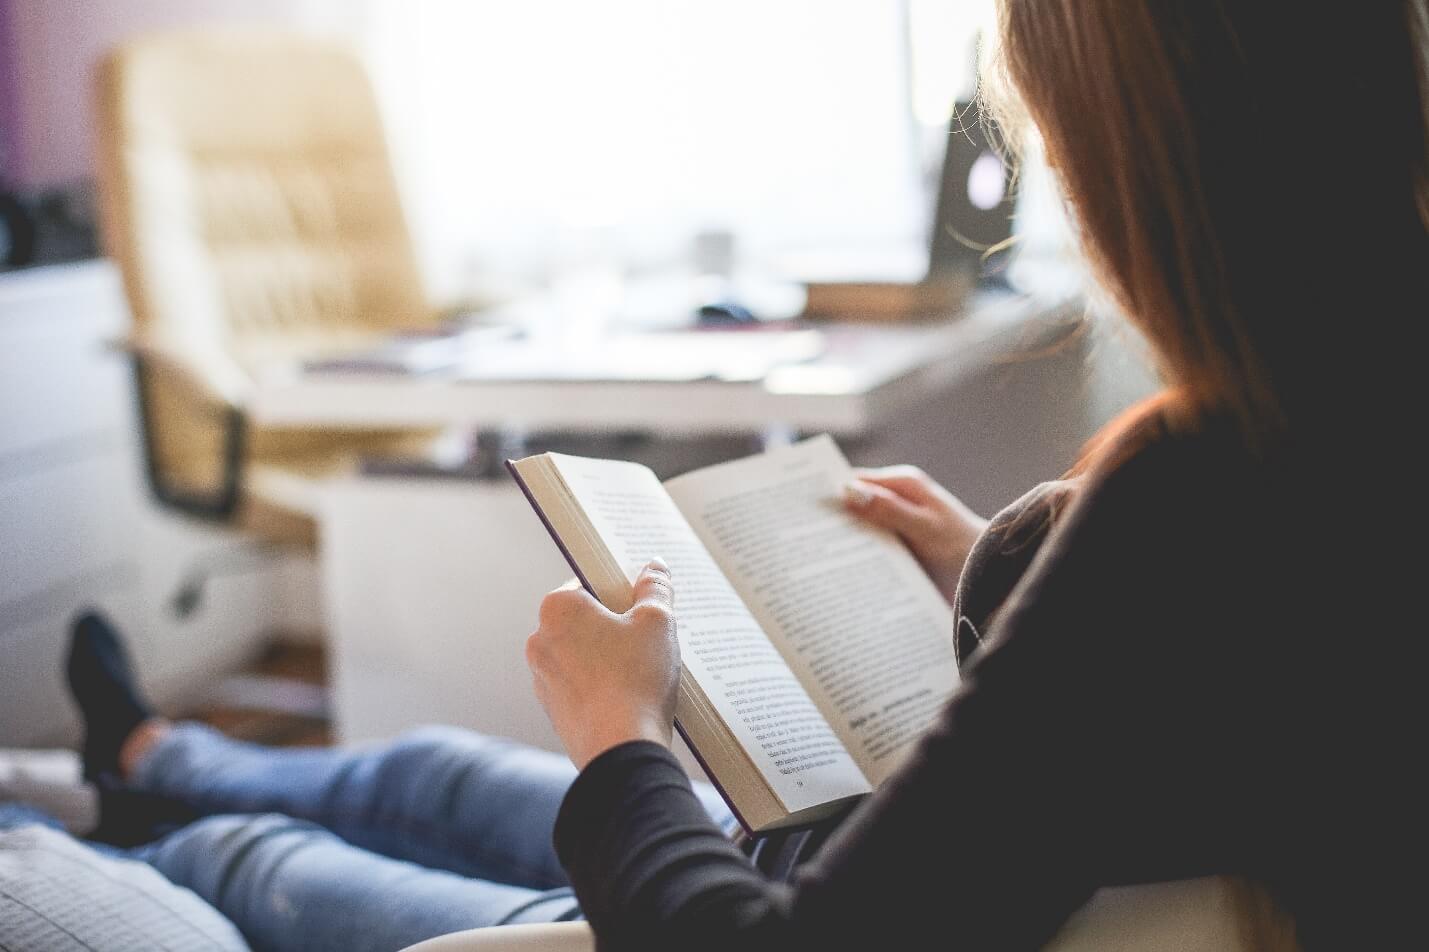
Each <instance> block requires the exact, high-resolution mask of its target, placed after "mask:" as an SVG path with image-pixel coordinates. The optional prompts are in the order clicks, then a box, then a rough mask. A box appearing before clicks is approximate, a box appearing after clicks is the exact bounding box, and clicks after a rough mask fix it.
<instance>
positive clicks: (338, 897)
mask: <svg viewBox="0 0 1429 952" xmlns="http://www.w3.org/2000/svg"><path fill="white" fill-rule="evenodd" d="M574 778H575V769H574V768H573V767H572V766H571V764H570V762H569V761H568V760H567V759H566V758H564V757H561V756H558V755H556V754H552V753H549V752H546V751H540V750H535V749H533V748H529V747H525V746H522V745H519V744H515V743H512V742H510V741H504V740H499V739H496V738H490V737H485V736H482V735H479V734H475V733H471V732H469V731H462V730H458V729H455V728H442V727H432V728H423V729H421V730H417V731H414V732H412V733H410V734H407V735H405V736H404V737H402V738H400V739H398V740H397V741H395V742H393V743H391V744H388V745H384V746H380V747H372V748H368V749H353V750H344V749H333V748H324V749H313V750H274V749H269V748H264V747H257V746H254V745H251V744H244V743H240V742H237V741H233V740H229V739H227V738H225V737H223V736H222V735H220V734H218V733H216V732H215V731H212V730H210V729H208V728H205V727H200V726H197V725H190V724H185V725H179V726H177V727H175V728H174V729H173V730H172V731H171V732H170V733H169V734H167V735H166V736H165V737H164V738H163V739H162V740H161V741H160V742H159V743H158V744H157V745H155V747H154V748H153V749H152V750H151V751H150V752H149V753H148V754H146V756H145V757H144V759H143V760H142V762H141V763H140V764H139V765H138V767H137V769H136V771H135V774H134V776H133V777H132V778H131V781H132V784H133V785H134V786H135V787H137V788H138V789H140V790H147V791H149V792H153V793H162V794H167V795H169V796H173V797H176V798H179V799H181V800H184V801H186V802H188V803H190V804H192V805H193V806H195V807H197V808H198V809H199V810H200V811H201V812H204V813H210V814H214V815H213V816H209V817H207V818H205V819H202V820H199V821H197V822H195V823H192V824H189V825H188V826H186V827H184V828H183V829H181V830H179V831H177V832H175V833H172V834H170V835H169V836H167V837H165V838H163V839H161V840H159V841H157V842H155V843H152V844H149V845H147V846H144V847H141V848H139V849H137V850H133V851H131V852H130V855H131V856H134V857H136V858H139V859H143V860H144V861H146V862H148V863H149V864H150V865H152V866H153V867H154V868H155V869H157V870H158V871H159V872H161V873H163V874H164V876H165V877H167V878H168V879H169V880H171V881H172V882H175V883H177V884H179V885H181V886H186V887H188V888H189V889H192V890H193V891H194V892H196V893H198V895H199V896H201V897H202V898H203V899H205V900H207V901H208V902H209V903H210V904H211V905H213V906H215V907H217V908H218V909H219V911H220V912H222V913H223V914H224V915H226V916H227V917H228V918H229V919H230V920H232V921H233V922H234V924H235V925H237V926H238V928H239V929H240V930H241V931H242V932H243V934H244V935H245V937H247V939H248V941H249V942H250V943H251V944H252V945H253V947H254V948H255V949H259V950H264V949H272V950H281V949H305V950H327V949H332V950H357V949H387V950H391V949H401V948H403V947H405V946H407V945H410V944H412V943H414V942H418V941H421V940H422V939H426V938H430V937H432V936H436V935H443V934H445V933H448V932H456V931H458V930H461V929H472V928H477V927H480V926H489V925H500V924H506V923H516V922H550V921H556V920H561V919H571V918H577V917H578V916H579V915H580V911H579V908H578V906H577V904H576V900H575V897H574V895H573V894H572V893H571V890H570V889H569V887H568V886H567V883H566V877H565V873H564V871H563V870H562V869H561V866H560V863H559V862H558V861H557V859H556V855H555V850H554V848H553V847H552V845H551V831H552V828H553V826H554V823H555V818H556V812H557V810H558V809H559V807H560V804H561V800H562V798H563V797H564V796H565V792H566V788H567V787H569V786H570V783H571V781H572V780H573V779H574ZM696 791H697V793H699V795H700V797H701V799H702V800H703V801H704V802H705V803H706V805H707V808H708V809H709V811H710V815H711V816H712V817H713V818H714V819H715V821H716V822H717V823H720V824H721V826H723V827H724V828H725V829H726V830H729V831H732V830H733V829H734V826H735V823H734V820H733V818H732V817H731V816H730V814H729V811H728V809H727V808H726V807H725V805H724V803H723V801H721V800H720V799H719V796H718V795H717V794H716V793H715V792H714V791H713V789H712V788H710V787H709V786H708V785H706V784H698V785H696Z"/></svg>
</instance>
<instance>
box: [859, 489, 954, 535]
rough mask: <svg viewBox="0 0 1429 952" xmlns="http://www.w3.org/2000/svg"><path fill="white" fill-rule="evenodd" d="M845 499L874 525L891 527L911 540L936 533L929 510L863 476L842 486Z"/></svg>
mask: <svg viewBox="0 0 1429 952" xmlns="http://www.w3.org/2000/svg"><path fill="white" fill-rule="evenodd" d="M844 502H845V504H846V505H847V506H848V508H849V510H850V511H851V512H853V513H854V514H855V515H857V516H860V517H862V518H864V519H867V520H868V521H869V522H871V523H873V524H874V525H876V526H882V527H883V528H885V529H890V530H892V531H893V532H895V533H897V534H898V535H900V536H902V537H903V538H904V539H907V540H909V541H910V542H920V541H923V540H925V539H927V538H929V536H930V535H932V534H934V533H936V531H937V525H936V520H935V519H934V518H933V516H932V514H931V513H930V512H928V510H926V509H925V508H923V507H922V506H920V505H918V504H917V503H915V502H913V501H911V500H909V499H907V498H906V497H904V496H903V495H901V494H900V493H898V492H897V491H895V490H893V489H889V488H888V487H886V486H883V485H880V484H878V483H875V482H871V481H869V480H865V479H853V480H850V481H849V483H848V484H847V485H846V486H845V487H844Z"/></svg>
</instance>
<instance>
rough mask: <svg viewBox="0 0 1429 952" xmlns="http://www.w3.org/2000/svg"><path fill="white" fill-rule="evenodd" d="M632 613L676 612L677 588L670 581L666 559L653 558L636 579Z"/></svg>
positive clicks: (670, 613) (668, 613)
mask: <svg viewBox="0 0 1429 952" xmlns="http://www.w3.org/2000/svg"><path fill="white" fill-rule="evenodd" d="M630 611H631V613H632V614H662V615H665V616H673V615H674V612H675V588H674V585H673V584H672V583H671V581H670V567H669V566H668V565H666V564H665V560H664V559H659V558H657V559H652V560H651V561H650V564H649V565H647V566H645V568H643V569H641V571H640V575H639V576H637V577H636V579H635V604H634V605H632V606H631V609H630Z"/></svg>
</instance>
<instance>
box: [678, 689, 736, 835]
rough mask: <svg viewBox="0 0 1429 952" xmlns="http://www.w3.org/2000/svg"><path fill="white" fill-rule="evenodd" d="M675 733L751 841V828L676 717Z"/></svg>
mask: <svg viewBox="0 0 1429 952" xmlns="http://www.w3.org/2000/svg"><path fill="white" fill-rule="evenodd" d="M675 731H676V733H678V734H679V735H680V739H681V740H683V741H684V742H685V746H686V747H688V748H689V750H690V753H692V754H694V755H695V762H696V763H698V764H699V765H700V769H701V770H703V771H704V772H705V776H706V777H708V778H709V779H710V783H711V784H713V785H714V788H715V790H716V791H718V793H719V795H720V799H722V800H724V804H725V806H727V807H729V812H730V813H732V814H734V818H735V819H736V820H737V821H739V826H740V829H742V830H744V835H745V836H747V837H749V838H750V839H753V838H754V836H755V832H754V829H753V827H751V826H750V825H749V824H748V823H747V822H746V821H745V819H744V814H742V813H740V812H739V807H737V806H735V805H734V798H733V797H731V796H730V795H729V793H728V792H727V791H726V790H725V789H724V786H723V785H721V784H720V782H719V779H718V778H717V777H715V773H714V771H713V770H711V769H710V765H709V764H707V763H705V759H704V757H702V756H700V749H699V748H698V747H696V746H695V745H694V744H693V743H691V742H690V735H689V733H688V732H686V730H685V726H684V725H683V724H681V723H680V719H679V718H678V717H676V718H675Z"/></svg>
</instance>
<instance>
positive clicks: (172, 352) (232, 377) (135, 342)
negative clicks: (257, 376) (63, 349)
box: [109, 336, 253, 408]
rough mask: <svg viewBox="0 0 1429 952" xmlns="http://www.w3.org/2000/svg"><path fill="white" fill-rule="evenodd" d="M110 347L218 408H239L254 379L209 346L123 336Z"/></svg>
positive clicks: (227, 357) (146, 369) (226, 356)
mask: <svg viewBox="0 0 1429 952" xmlns="http://www.w3.org/2000/svg"><path fill="white" fill-rule="evenodd" d="M109 347H110V348H111V349H112V350H114V351H117V352H119V353H123V354H128V355H129V356H130V357H131V358H133V359H134V361H135V362H136V363H139V364H142V366H143V368H144V370H145V372H153V373H156V374H162V375H163V376H166V377H169V378H170V379H173V380H174V381H175V382H177V383H178V384H179V385H180V386H182V387H183V388H184V389H185V390H188V391H189V392H191V393H192V394H193V395H194V396H195V397H197V398H198V399H199V400H201V401H203V402H204V403H208V404H211V405H214V406H219V407H232V408H236V407H240V406H242V405H243V403H244V402H245V401H246V399H247V395H248V392H249V390H251V389H252V386H253V382H252V380H250V379H249V377H248V375H247V374H246V373H244V372H243V369H242V368H241V367H239V366H238V364H237V363H236V362H235V361H234V360H233V359H232V358H231V357H229V356H228V355H227V354H224V353H222V352H221V351H216V350H211V349H207V348H205V349H198V348H189V347H183V346H180V345H177V344H175V343H172V342H169V341H163V340H158V339H155V338H152V337H135V336H130V337H124V338H120V339H118V340H114V341H111V342H110V344H109Z"/></svg>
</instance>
